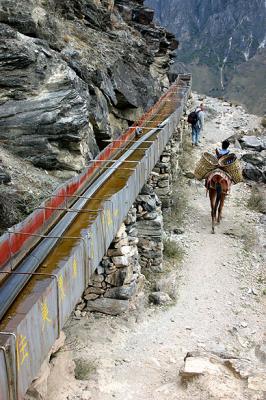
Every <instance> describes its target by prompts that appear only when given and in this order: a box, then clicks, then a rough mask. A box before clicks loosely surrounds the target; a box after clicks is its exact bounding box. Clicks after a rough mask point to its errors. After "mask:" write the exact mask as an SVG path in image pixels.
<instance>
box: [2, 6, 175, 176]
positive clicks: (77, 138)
mask: <svg viewBox="0 0 266 400" xmlns="http://www.w3.org/2000/svg"><path fill="white" fill-rule="evenodd" d="M143 3H144V0H143V1H142V0H134V1H133V0H132V1H122V0H121V1H120V0H116V1H114V0H65V1H64V2H62V1H61V0H28V1H27V2H25V1H22V0H1V1H0V37H1V40H0V87H1V95H0V144H1V145H3V146H5V147H6V148H7V149H8V150H10V151H12V152H13V153H14V154H16V155H18V156H20V157H24V158H26V159H27V160H29V161H31V162H32V163H33V164H34V165H35V166H37V167H41V168H45V169H47V170H60V169H61V170H62V169H63V170H70V171H78V170H80V169H81V168H82V167H83V166H84V165H86V162H87V160H88V159H91V158H93V157H95V155H96V154H97V152H98V151H99V149H101V148H103V147H104V146H105V144H106V142H105V140H106V139H112V138H114V137H116V136H117V135H119V134H120V133H121V131H122V130H124V129H126V128H127V127H128V126H129V125H130V124H131V123H132V122H133V121H134V120H135V119H136V118H137V117H138V115H139V114H140V113H142V111H143V110H144V109H146V108H147V107H148V106H151V105H152V103H153V102H154V101H155V100H156V98H158V96H159V95H160V94H161V92H162V91H163V90H164V89H165V88H167V87H168V85H169V81H168V78H167V72H168V67H169V62H170V60H171V58H172V57H173V50H175V48H176V47H177V45H178V44H177V41H176V39H175V37H174V35H172V34H169V33H168V32H167V31H166V30H165V29H163V28H158V27H155V26H154V24H153V22H152V20H153V11H152V10H150V9H148V8H147V7H145V6H144V5H143Z"/></svg>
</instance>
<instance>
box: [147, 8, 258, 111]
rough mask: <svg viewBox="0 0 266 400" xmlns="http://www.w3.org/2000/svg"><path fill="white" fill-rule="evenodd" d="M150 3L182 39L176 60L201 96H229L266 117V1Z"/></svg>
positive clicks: (167, 25) (161, 19) (161, 18)
mask: <svg viewBox="0 0 266 400" xmlns="http://www.w3.org/2000/svg"><path fill="white" fill-rule="evenodd" d="M146 4H147V5H149V6H151V7H154V9H155V10H156V15H157V19H158V20H159V21H160V22H161V23H162V24H163V25H164V26H166V27H167V29H170V31H172V32H174V33H175V34H176V35H177V37H178V38H179V39H180V44H181V46H180V48H181V51H180V53H179V54H178V60H179V61H180V62H181V63H183V64H184V66H183V67H184V68H189V69H190V70H191V71H192V73H193V78H194V79H193V80H194V88H195V89H196V90H197V91H199V92H202V93H206V94H209V95H212V96H217V95H218V96H221V95H225V96H229V97H231V98H232V99H234V100H237V101H240V102H241V101H242V102H243V103H244V104H245V105H246V106H247V107H248V108H249V110H250V111H251V112H259V113H263V112H265V100H266V98H265V91H266V78H265V72H263V71H264V70H265V64H266V49H265V45H266V3H265V1H264V0H252V1H247V0H186V1H184V0H147V1H146ZM188 66H189V67H188ZM176 68H178V69H180V64H179V65H177V67H176ZM181 68H182V66H181ZM256 70H257V71H256Z"/></svg>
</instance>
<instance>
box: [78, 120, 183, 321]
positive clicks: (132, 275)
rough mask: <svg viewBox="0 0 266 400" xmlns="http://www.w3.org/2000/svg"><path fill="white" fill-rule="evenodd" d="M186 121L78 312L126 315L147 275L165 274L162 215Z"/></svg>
mask: <svg viewBox="0 0 266 400" xmlns="http://www.w3.org/2000/svg"><path fill="white" fill-rule="evenodd" d="M186 128H187V123H186V116H185V115H184V117H183V118H181V121H180V124H179V126H178V127H177V129H176V131H175V132H174V134H173V136H172V138H171V139H170V141H169V142H168V144H167V146H166V147H165V149H164V151H163V153H162V155H161V157H160V160H159V162H158V163H157V164H156V166H155V168H154V170H153V171H152V173H151V174H150V176H149V179H148V181H147V183H146V184H145V185H144V186H143V188H142V190H141V192H140V194H139V195H138V197H137V198H136V201H135V203H134V205H133V206H132V208H131V209H130V211H129V213H128V215H127V218H126V220H125V221H124V223H123V224H122V225H121V227H120V229H119V231H118V232H117V235H116V237H115V239H114V240H113V242H112V244H111V245H110V248H109V249H108V251H107V253H106V255H105V257H103V259H102V261H101V263H100V265H99V266H98V268H97V270H96V271H95V273H94V275H93V276H92V279H91V282H90V285H89V286H88V288H87V289H86V291H85V292H84V296H83V298H82V300H81V302H80V303H79V304H78V306H77V308H76V311H75V313H76V316H83V315H85V314H86V313H87V312H88V311H89V312H90V311H98V312H103V313H107V314H112V315H118V314H120V313H122V312H124V311H126V310H127V309H128V307H129V304H130V300H132V299H133V298H134V297H135V296H136V294H137V293H138V291H139V290H140V288H142V286H143V282H144V276H143V275H142V274H144V275H145V276H146V277H147V276H149V274H150V273H160V272H162V271H163V232H164V231H163V213H162V210H165V211H166V212H167V209H168V208H169V207H171V195H172V181H173V180H174V179H176V178H177V174H178V170H179V163H178V159H179V154H180V151H181V149H180V144H181V142H182V134H183V131H184V129H186Z"/></svg>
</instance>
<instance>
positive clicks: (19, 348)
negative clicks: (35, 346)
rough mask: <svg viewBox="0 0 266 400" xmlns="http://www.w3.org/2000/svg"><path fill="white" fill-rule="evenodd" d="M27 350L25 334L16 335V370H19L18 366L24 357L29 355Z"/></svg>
mask: <svg viewBox="0 0 266 400" xmlns="http://www.w3.org/2000/svg"><path fill="white" fill-rule="evenodd" d="M27 350H28V342H27V339H26V336H23V335H18V337H17V341H16V353H17V367H18V371H19V370H20V367H22V365H23V364H24V361H25V360H26V358H28V357H29V352H28V351H27Z"/></svg>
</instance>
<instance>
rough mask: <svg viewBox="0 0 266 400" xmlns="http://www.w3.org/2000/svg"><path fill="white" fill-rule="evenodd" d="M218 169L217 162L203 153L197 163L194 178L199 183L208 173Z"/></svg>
mask: <svg viewBox="0 0 266 400" xmlns="http://www.w3.org/2000/svg"><path fill="white" fill-rule="evenodd" d="M217 167H218V160H217V158H216V157H214V156H213V155H212V154H210V153H203V155H202V156H201V159H200V160H199V162H198V163H197V165H196V167H195V171H194V176H195V178H196V179H198V180H199V181H200V180H201V179H203V178H204V177H205V176H206V175H207V174H208V173H209V172H211V171H213V170H214V169H215V168H217Z"/></svg>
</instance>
